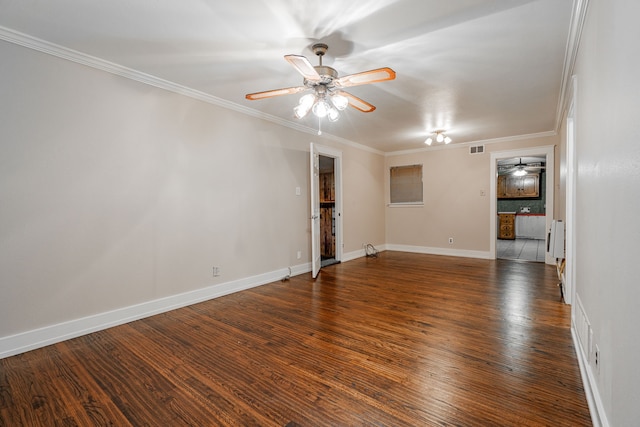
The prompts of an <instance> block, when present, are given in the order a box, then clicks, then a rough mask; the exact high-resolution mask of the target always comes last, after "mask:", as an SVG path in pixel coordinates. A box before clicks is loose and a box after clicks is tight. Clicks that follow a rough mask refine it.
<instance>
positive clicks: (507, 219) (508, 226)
mask: <svg viewBox="0 0 640 427" xmlns="http://www.w3.org/2000/svg"><path fill="white" fill-rule="evenodd" d="M515 238H516V213H515V212H499V213H498V239H506V240H514V239H515Z"/></svg>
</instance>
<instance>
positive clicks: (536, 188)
mask: <svg viewBox="0 0 640 427" xmlns="http://www.w3.org/2000/svg"><path fill="white" fill-rule="evenodd" d="M497 193H498V198H499V199H521V198H532V197H539V196H540V175H539V174H528V175H524V176H514V175H499V176H498V186H497Z"/></svg>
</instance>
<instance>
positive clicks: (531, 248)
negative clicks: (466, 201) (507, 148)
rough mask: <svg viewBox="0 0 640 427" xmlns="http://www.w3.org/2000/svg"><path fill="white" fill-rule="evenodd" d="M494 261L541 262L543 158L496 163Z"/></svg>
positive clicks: (544, 190) (516, 159)
mask: <svg viewBox="0 0 640 427" xmlns="http://www.w3.org/2000/svg"><path fill="white" fill-rule="evenodd" d="M497 180H498V181H497V184H496V185H497V191H496V192H497V208H496V209H497V212H498V218H497V221H498V224H497V233H496V234H497V235H496V239H497V240H496V258H499V259H511V260H520V261H532V262H545V255H546V245H545V238H546V227H545V223H546V221H545V217H546V185H545V184H546V156H543V155H540V156H525V157H512V158H506V159H499V160H498V177H497Z"/></svg>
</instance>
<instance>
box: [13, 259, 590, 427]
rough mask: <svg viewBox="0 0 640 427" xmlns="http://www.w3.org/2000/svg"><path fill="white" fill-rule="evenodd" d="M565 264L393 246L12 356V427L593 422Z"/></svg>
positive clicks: (560, 424)
mask: <svg viewBox="0 0 640 427" xmlns="http://www.w3.org/2000/svg"><path fill="white" fill-rule="evenodd" d="M569 316H570V307H569V306H566V305H564V304H562V303H561V302H560V299H559V293H558V288H557V286H556V276H555V270H554V268H553V267H550V266H545V265H544V264H540V263H524V262H511V261H504V260H497V261H491V260H476V259H467V258H454V257H442V256H430V255H418V254H409V253H401V252H383V253H381V254H379V256H378V257H377V258H361V259H357V260H354V261H350V262H347V263H343V264H338V265H333V266H330V267H326V268H324V269H323V270H322V271H321V273H320V276H319V277H318V279H316V280H315V281H314V280H312V279H311V278H310V277H309V275H308V274H305V275H302V276H297V277H293V278H292V279H291V280H289V281H287V282H276V283H272V284H269V285H265V286H261V287H258V288H254V289H251V290H247V291H243V292H239V293H235V294H232V295H228V296H225V297H221V298H218V299H215V300H211V301H207V302H204V303H200V304H196V305H193V306H190V307H186V308H182V309H179V310H174V311H171V312H168V313H165V314H161V315H157V316H153V317H150V318H147V319H143V320H139V321H135V322H131V323H129V324H126V325H122V326H118V327H114V328H111V329H108V330H104V331H101V332H96V333H92V334H90V335H86V336H83V337H79V338H76V339H72V340H69V341H65V342H62V343H58V344H55V345H51V346H48V347H45V348H42V349H38V350H34V351H31V352H28V353H24V354H21V355H17V356H13V357H9V358H5V359H2V360H0V426H111V425H112V426H187V425H191V426H285V425H287V426H289V427H294V426H588V425H591V422H590V418H589V410H588V407H587V403H586V400H585V396H584V390H583V387H582V382H581V379H580V374H579V369H578V363H577V360H576V356H575V353H574V350H573V346H572V341H571V333H570V330H569V322H570V319H569Z"/></svg>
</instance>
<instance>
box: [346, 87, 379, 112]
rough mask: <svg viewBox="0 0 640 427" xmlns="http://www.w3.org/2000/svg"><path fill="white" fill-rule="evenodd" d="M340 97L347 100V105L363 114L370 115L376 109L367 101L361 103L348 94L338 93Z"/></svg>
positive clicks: (355, 97) (360, 100)
mask: <svg viewBox="0 0 640 427" xmlns="http://www.w3.org/2000/svg"><path fill="white" fill-rule="evenodd" d="M339 94H340V95H342V96H345V97H346V98H347V99H348V100H349V105H350V106H352V107H353V108H355V109H356V110H360V111H362V112H363V113H370V112H372V111H373V110H375V109H376V107H374V106H373V105H371V104H369V103H368V102H367V101H363V100H362V99H360V98H358V97H357V96H355V95H351V94H350V93H349V92H344V91H340V92H339Z"/></svg>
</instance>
